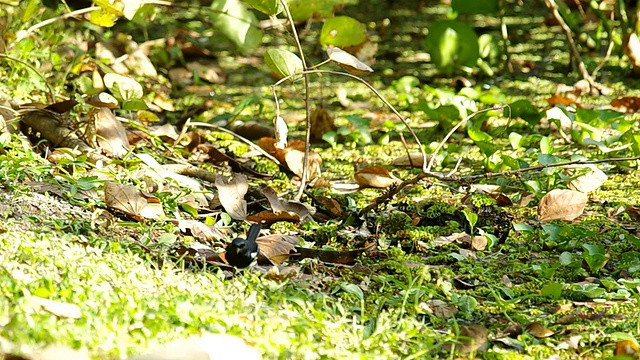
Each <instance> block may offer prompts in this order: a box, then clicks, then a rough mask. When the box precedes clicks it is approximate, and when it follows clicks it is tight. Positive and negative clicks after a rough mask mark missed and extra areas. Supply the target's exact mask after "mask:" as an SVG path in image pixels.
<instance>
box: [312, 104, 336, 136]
mask: <svg viewBox="0 0 640 360" xmlns="http://www.w3.org/2000/svg"><path fill="white" fill-rule="evenodd" d="M330 131H336V125H335V124H334V123H333V117H332V116H331V115H330V114H329V112H328V111H327V109H326V108H324V107H323V106H319V107H317V108H315V109H313V111H312V112H311V140H312V141H321V140H322V136H324V134H326V133H328V132H330Z"/></svg>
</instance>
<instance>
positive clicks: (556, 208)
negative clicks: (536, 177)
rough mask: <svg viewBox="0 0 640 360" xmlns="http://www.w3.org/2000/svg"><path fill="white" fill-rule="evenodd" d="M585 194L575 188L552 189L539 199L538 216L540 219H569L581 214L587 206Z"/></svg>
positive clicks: (544, 220) (543, 220)
mask: <svg viewBox="0 0 640 360" xmlns="http://www.w3.org/2000/svg"><path fill="white" fill-rule="evenodd" d="M587 199H588V197H587V194H585V193H581V192H579V191H575V190H562V189H554V190H551V191H549V192H548V193H547V194H546V195H545V196H543V197H542V199H541V200H540V204H539V205H538V217H539V219H540V221H542V222H546V221H551V220H556V219H560V220H567V221H571V220H573V219H575V218H577V217H578V216H580V215H582V212H583V211H584V208H585V207H586V206H587Z"/></svg>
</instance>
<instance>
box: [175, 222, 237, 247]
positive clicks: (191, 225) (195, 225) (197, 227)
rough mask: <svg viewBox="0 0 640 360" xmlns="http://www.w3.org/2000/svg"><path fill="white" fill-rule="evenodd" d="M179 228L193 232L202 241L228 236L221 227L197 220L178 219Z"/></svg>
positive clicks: (189, 232)
mask: <svg viewBox="0 0 640 360" xmlns="http://www.w3.org/2000/svg"><path fill="white" fill-rule="evenodd" d="M178 228H179V229H180V231H181V232H183V233H187V234H191V235H192V236H193V237H194V238H196V239H198V240H201V241H202V240H204V241H207V242H212V241H220V240H222V239H224V238H225V237H226V235H225V234H224V233H223V232H222V231H220V229H218V228H216V227H213V226H209V225H206V224H204V223H202V222H201V221H197V220H185V219H181V220H178Z"/></svg>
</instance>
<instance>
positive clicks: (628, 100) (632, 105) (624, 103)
mask: <svg viewBox="0 0 640 360" xmlns="http://www.w3.org/2000/svg"><path fill="white" fill-rule="evenodd" d="M611 106H613V107H614V108H616V109H617V110H619V111H622V112H637V111H638V110H640V98H639V97H637V96H624V97H618V98H615V99H613V100H611Z"/></svg>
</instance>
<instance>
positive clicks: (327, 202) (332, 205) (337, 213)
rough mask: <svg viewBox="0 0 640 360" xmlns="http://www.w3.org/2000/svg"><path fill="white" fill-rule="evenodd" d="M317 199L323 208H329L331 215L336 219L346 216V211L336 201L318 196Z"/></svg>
mask: <svg viewBox="0 0 640 360" xmlns="http://www.w3.org/2000/svg"><path fill="white" fill-rule="evenodd" d="M315 199H316V200H317V201H318V202H319V203H320V204H322V206H324V207H325V208H327V211H328V212H329V214H331V216H333V217H334V218H341V217H342V216H343V215H344V209H343V208H342V205H340V203H339V202H338V201H337V200H336V199H333V198H330V197H326V196H316V198H315Z"/></svg>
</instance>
